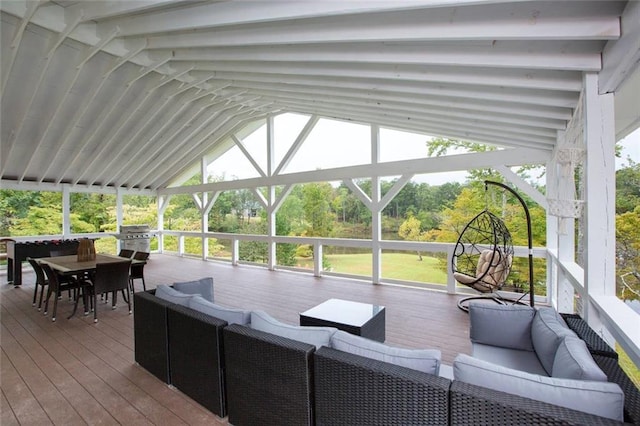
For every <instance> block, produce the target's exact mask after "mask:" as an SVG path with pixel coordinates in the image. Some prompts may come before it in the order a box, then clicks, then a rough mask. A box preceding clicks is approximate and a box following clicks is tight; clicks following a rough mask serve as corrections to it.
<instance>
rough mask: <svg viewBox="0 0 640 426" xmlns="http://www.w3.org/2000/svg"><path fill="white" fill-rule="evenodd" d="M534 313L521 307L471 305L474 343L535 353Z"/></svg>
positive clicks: (471, 327)
mask: <svg viewBox="0 0 640 426" xmlns="http://www.w3.org/2000/svg"><path fill="white" fill-rule="evenodd" d="M535 312H536V311H535V310H534V309H532V308H531V307H529V306H522V305H497V304H486V303H478V302H475V303H474V302H471V303H469V322H470V324H471V326H470V337H471V341H472V342H473V343H481V344H483V345H491V346H499V347H501V348H511V349H519V350H522V351H532V350H533V346H532V345H531V323H532V321H533V318H534V315H535Z"/></svg>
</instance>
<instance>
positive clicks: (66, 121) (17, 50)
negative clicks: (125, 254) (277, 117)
mask: <svg viewBox="0 0 640 426" xmlns="http://www.w3.org/2000/svg"><path fill="white" fill-rule="evenodd" d="M627 6H630V5H628V4H627V2H626V1H612V0H606V1H584V2H579V1H546V2H537V1H536V2H527V1H514V2H507V1H469V0H460V1H455V0H435V1H409V0H407V1H291V2H281V1H219V2H218V1H168V0H148V1H142V0H140V1H93V2H89V1H12V0H8V1H5V0H3V1H2V2H1V3H0V10H1V12H2V21H1V43H2V44H1V47H2V64H1V65H2V68H1V85H2V86H1V90H2V92H1V94H2V111H1V114H2V116H1V119H2V121H1V138H2V139H1V141H2V144H1V147H0V177H1V179H2V180H3V181H4V182H17V183H22V182H25V183H26V182H29V183H32V182H33V183H54V184H60V183H69V184H72V185H98V186H102V187H126V188H142V189H159V188H163V187H166V186H167V185H169V184H170V183H171V182H172V180H173V179H175V177H176V176H179V175H180V174H181V173H182V172H183V171H184V170H186V169H187V168H189V166H191V165H192V164H193V163H194V162H195V161H198V159H199V158H201V157H202V156H203V155H204V154H206V153H208V152H210V151H212V150H213V149H214V148H215V146H216V144H217V143H220V142H221V141H223V140H225V139H227V137H228V136H229V135H230V134H232V133H234V132H237V131H238V130H239V129H241V128H242V127H243V126H245V125H246V124H247V123H249V122H251V121H254V120H256V119H258V118H262V117H265V116H267V115H269V114H275V113H280V112H299V113H308V114H318V115H321V116H327V117H335V118H339V119H344V120H353V121H357V122H365V123H377V124H379V125H382V126H389V127H393V128H400V129H406V130H411V131H417V132H420V133H426V134H431V135H435V136H445V137H450V138H457V139H465V140H471V141H479V142H486V143H491V144H497V145H501V146H505V147H528V148H534V149H539V150H543V151H551V150H552V149H553V147H554V145H555V143H556V138H557V132H558V131H559V130H563V129H565V128H566V125H567V121H568V120H569V119H570V117H571V115H572V113H573V110H574V108H575V107H576V105H577V102H578V97H579V93H580V90H581V87H582V79H583V72H601V77H602V78H601V88H600V89H601V92H612V91H615V90H617V88H618V85H619V84H620V81H621V79H622V77H621V76H623V75H624V74H625V73H628V72H631V71H632V70H633V69H634V68H635V67H636V65H637V62H638V59H639V52H640V49H639V48H638V47H637V46H634V45H633V44H632V46H631V47H632V49H630V50H629V55H626V54H624V55H623V57H622V58H621V59H616V60H615V61H613V60H612V61H611V62H615V64H613V65H611V69H608V68H607V61H606V59H607V58H606V55H607V54H608V49H611V51H612V54H611V55H612V57H616V55H618V56H617V57H619V53H617V51H616V49H613V48H612V47H611V43H615V42H616V41H618V40H619V39H621V37H622V36H623V35H624V34H623V29H625V28H626V30H632V31H636V32H637V31H638V28H637V27H638V26H639V25H638V24H637V23H636V24H634V25H629V26H626V27H625V25H624V22H625V19H624V16H623V13H628V11H627V12H625V8H627ZM637 9H638V7H636V8H635V11H634V12H633V13H634V14H635V15H632V16H631V17H629V18H626V19H628V20H629V21H632V20H633V18H634V17H635V16H636V15H637ZM608 42H611V43H610V45H609V46H607V43H608ZM605 46H606V47H605ZM617 50H618V51H619V50H620V49H617ZM603 51H604V54H603ZM625 61H626V62H627V63H625ZM619 67H621V68H619ZM632 101H634V100H633V99H632ZM630 115H631V116H630V118H629V119H628V120H627V121H629V120H631V121H633V120H637V117H636V114H630ZM628 125H629V123H628V122H626V123H621V124H620V126H628Z"/></svg>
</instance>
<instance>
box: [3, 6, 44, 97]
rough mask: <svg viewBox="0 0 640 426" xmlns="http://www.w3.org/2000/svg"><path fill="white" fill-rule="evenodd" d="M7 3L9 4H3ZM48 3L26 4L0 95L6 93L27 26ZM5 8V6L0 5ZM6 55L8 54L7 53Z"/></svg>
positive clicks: (15, 33) (11, 47)
mask: <svg viewBox="0 0 640 426" xmlns="http://www.w3.org/2000/svg"><path fill="white" fill-rule="evenodd" d="M3 3H5V5H6V3H7V2H3ZM44 3H46V1H31V2H27V3H26V4H25V11H24V15H20V18H21V19H20V23H19V25H18V26H17V28H16V29H15V31H14V33H13V37H12V38H11V44H10V45H9V49H10V56H9V59H8V61H9V64H8V65H7V66H6V71H5V72H4V75H3V76H2V86H1V87H0V93H4V88H5V86H6V84H7V80H8V79H9V74H11V70H12V69H13V64H14V62H15V60H16V55H17V54H18V50H19V47H20V42H21V41H22V36H23V34H24V30H25V29H26V28H27V24H29V21H30V20H31V18H32V17H33V15H34V14H35V13H36V11H37V10H38V8H39V7H40V6H42V5H43V4H44ZM0 6H3V5H0ZM5 54H6V52H5Z"/></svg>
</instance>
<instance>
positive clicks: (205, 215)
mask: <svg viewBox="0 0 640 426" xmlns="http://www.w3.org/2000/svg"><path fill="white" fill-rule="evenodd" d="M200 176H201V182H202V183H203V184H205V183H207V178H208V174H207V160H206V158H205V157H202V159H201V161H200ZM208 204H209V194H208V193H207V192H203V193H202V207H201V208H200V218H201V220H200V222H201V226H200V228H201V232H202V239H201V242H202V260H207V257H208V256H209V238H207V237H206V236H205V235H204V234H205V232H208V231H209V211H208V210H207V206H208Z"/></svg>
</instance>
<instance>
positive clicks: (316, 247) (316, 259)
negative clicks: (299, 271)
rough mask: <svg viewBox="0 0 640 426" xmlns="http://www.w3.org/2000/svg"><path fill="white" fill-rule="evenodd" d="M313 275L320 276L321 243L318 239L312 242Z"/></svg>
mask: <svg viewBox="0 0 640 426" xmlns="http://www.w3.org/2000/svg"><path fill="white" fill-rule="evenodd" d="M313 276H314V277H321V276H322V243H320V242H319V241H316V242H314V243H313Z"/></svg>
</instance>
